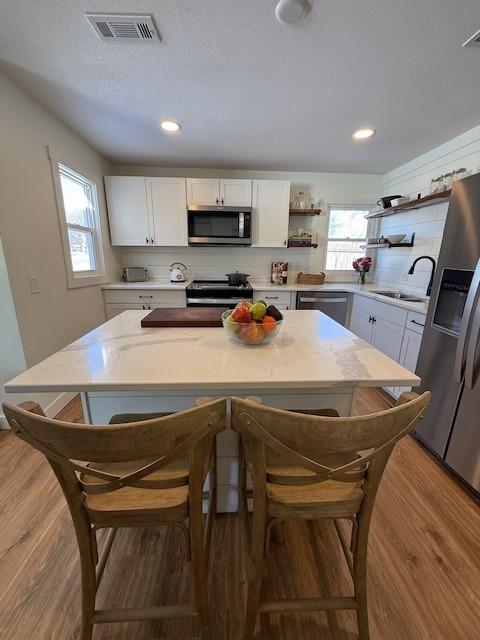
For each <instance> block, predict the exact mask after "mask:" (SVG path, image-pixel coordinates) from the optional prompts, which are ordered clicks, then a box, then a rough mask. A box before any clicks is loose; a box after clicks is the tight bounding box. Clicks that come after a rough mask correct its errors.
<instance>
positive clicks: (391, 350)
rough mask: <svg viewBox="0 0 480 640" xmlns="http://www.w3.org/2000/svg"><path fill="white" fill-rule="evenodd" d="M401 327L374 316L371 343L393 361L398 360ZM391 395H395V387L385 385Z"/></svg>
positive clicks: (401, 333)
mask: <svg viewBox="0 0 480 640" xmlns="http://www.w3.org/2000/svg"><path fill="white" fill-rule="evenodd" d="M402 337H403V328H400V326H399V325H398V324H394V323H393V322H390V321H389V320H384V319H383V318H377V317H374V319H373V331H372V340H371V345H372V346H373V347H376V348H377V349H378V350H379V351H381V352H382V353H384V354H385V355H387V356H388V357H389V358H391V359H392V360H395V362H399V361H400V351H401V349H402ZM385 389H386V391H388V393H390V394H391V395H395V393H394V392H395V387H385Z"/></svg>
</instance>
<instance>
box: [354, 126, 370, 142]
mask: <svg viewBox="0 0 480 640" xmlns="http://www.w3.org/2000/svg"><path fill="white" fill-rule="evenodd" d="M374 135H375V129H370V128H366V129H358V130H357V131H355V133H354V134H353V135H352V138H353V139H354V140H366V139H367V138H371V137H372V136H374Z"/></svg>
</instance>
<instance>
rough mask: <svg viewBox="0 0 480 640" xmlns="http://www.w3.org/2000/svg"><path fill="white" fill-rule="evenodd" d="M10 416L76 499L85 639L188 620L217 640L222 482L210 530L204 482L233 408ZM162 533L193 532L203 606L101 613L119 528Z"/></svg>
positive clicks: (13, 411) (206, 404)
mask: <svg viewBox="0 0 480 640" xmlns="http://www.w3.org/2000/svg"><path fill="white" fill-rule="evenodd" d="M3 408H4V412H5V416H6V418H7V420H8V422H9V424H10V426H11V428H12V429H13V431H14V432H15V434H16V435H17V436H18V437H19V438H21V439H22V440H25V442H28V443H29V444H30V445H31V446H32V447H34V448H35V449H38V450H39V451H41V452H42V453H43V454H44V455H45V456H46V458H47V459H48V462H49V463H50V466H51V467H52V469H53V471H54V473H55V475H56V477H57V480H58V482H59V484H60V486H61V488H62V491H63V493H64V495H65V498H66V500H67V503H68V507H69V509H70V513H71V516H72V520H73V524H74V527H75V533H76V537H77V543H78V548H79V552H80V565H81V575H82V631H81V640H90V639H91V638H92V633H93V625H94V624H100V623H110V622H128V621H142V620H150V619H152V620H153V619H158V618H165V617H170V618H172V617H184V616H188V617H192V616H194V617H196V616H198V617H199V619H200V626H201V638H202V639H204V638H205V639H207V638H208V639H209V638H211V623H210V612H209V606H208V596H207V568H208V550H209V545H210V539H211V531H212V525H213V521H214V517H215V481H214V479H211V482H210V490H209V494H210V495H209V511H208V516H207V522H206V526H205V525H204V518H203V514H202V504H203V497H204V496H203V484H204V481H205V478H206V476H207V474H208V473H209V471H210V469H212V468H214V459H215V436H216V434H217V433H219V432H220V431H222V430H223V429H224V428H225V415H226V401H225V400H215V401H205V400H202V401H201V402H200V404H199V406H197V407H195V408H193V409H188V410H186V411H182V412H180V413H176V414H171V415H166V416H165V417H160V418H153V419H150V420H146V421H145V420H142V421H138V422H130V423H127V424H115V425H105V426H91V425H81V424H71V423H68V422H60V421H58V420H51V419H49V418H46V417H45V415H44V414H43V412H42V410H41V408H40V407H39V405H37V404H35V403H24V404H23V405H21V406H20V407H15V406H12V405H9V404H4V405H3ZM158 525H172V526H175V527H178V528H180V529H181V530H182V531H183V533H184V534H185V537H186V542H187V556H188V557H189V558H190V556H191V561H192V573H193V582H194V592H195V600H196V603H195V605H173V606H158V607H149V608H148V607H147V608H128V609H96V607H95V598H96V593H97V589H98V586H99V584H100V580H101V578H102V575H103V571H104V569H105V565H106V562H107V559H108V555H109V553H110V550H111V548H112V544H113V540H114V537H115V534H116V532H117V529H119V528H121V527H154V526H158ZM102 528H110V529H111V531H110V533H109V535H108V537H107V539H106V542H105V548H104V551H103V554H102V556H101V557H100V558H99V556H98V550H97V538H96V532H97V531H98V530H99V529H102Z"/></svg>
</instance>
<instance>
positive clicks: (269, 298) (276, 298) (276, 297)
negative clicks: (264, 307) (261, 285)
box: [265, 296, 278, 300]
mask: <svg viewBox="0 0 480 640" xmlns="http://www.w3.org/2000/svg"><path fill="white" fill-rule="evenodd" d="M265 300H278V296H265Z"/></svg>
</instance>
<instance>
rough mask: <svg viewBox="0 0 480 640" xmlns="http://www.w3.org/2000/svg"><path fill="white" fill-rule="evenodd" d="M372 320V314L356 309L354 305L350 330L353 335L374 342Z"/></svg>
mask: <svg viewBox="0 0 480 640" xmlns="http://www.w3.org/2000/svg"><path fill="white" fill-rule="evenodd" d="M370 318H371V315H370V314H368V313H366V312H365V311H363V309H356V308H355V304H354V306H353V309H352V316H351V318H350V327H349V329H350V331H351V332H352V333H354V334H355V335H356V336H358V337H359V338H363V340H365V341H366V342H371V341H372V330H373V325H372V323H371V322H370Z"/></svg>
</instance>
